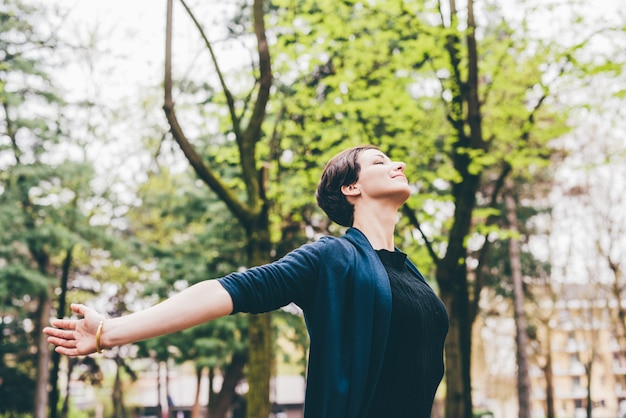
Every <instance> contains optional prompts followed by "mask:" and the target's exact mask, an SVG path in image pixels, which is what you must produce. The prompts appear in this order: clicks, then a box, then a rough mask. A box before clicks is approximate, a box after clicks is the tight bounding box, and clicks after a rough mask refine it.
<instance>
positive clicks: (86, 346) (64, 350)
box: [43, 304, 104, 356]
mask: <svg viewBox="0 0 626 418" xmlns="http://www.w3.org/2000/svg"><path fill="white" fill-rule="evenodd" d="M71 309H72V312H74V313H75V314H78V315H80V316H82V319H53V320H52V321H50V323H51V324H52V327H46V328H44V329H43V332H44V334H46V335H47V336H48V342H49V343H51V344H54V345H56V348H55V349H54V351H56V352H57V353H59V354H64V355H66V356H84V355H87V354H91V353H95V352H96V333H97V332H98V326H99V325H100V322H101V321H103V320H104V317H103V316H102V315H100V314H99V313H98V312H96V311H95V310H94V309H91V308H89V307H87V306H85V305H81V304H72V305H71Z"/></svg>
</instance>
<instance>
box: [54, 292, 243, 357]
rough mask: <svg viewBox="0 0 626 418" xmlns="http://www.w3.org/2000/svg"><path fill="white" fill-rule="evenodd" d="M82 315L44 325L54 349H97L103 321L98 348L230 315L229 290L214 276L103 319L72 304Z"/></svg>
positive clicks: (82, 351) (73, 351) (72, 351)
mask: <svg viewBox="0 0 626 418" xmlns="http://www.w3.org/2000/svg"><path fill="white" fill-rule="evenodd" d="M71 309H72V311H73V312H74V313H76V314H78V315H81V316H82V318H81V319H54V320H52V321H51V323H52V327H46V328H44V330H43V332H44V333H45V334H46V335H48V342H50V343H51V344H54V345H56V346H57V347H56V348H55V351H56V352H57V353H60V354H65V355H68V356H82V355H87V354H91V353H95V352H96V351H97V348H96V334H97V333H98V328H99V327H100V324H101V322H102V321H104V322H102V327H101V330H100V340H99V341H100V346H99V348H111V347H114V346H117V345H123V344H129V343H133V342H136V341H140V340H145V339H148V338H152V337H157V336H159V335H165V334H170V333H173V332H177V331H181V330H183V329H186V328H190V327H193V326H195V325H199V324H201V323H204V322H207V321H210V320H212V319H215V318H218V317H221V316H226V315H229V314H230V313H231V312H232V311H233V302H232V299H231V296H230V294H229V293H228V292H227V291H226V289H224V287H223V286H222V285H221V284H220V283H219V281H217V280H206V281H203V282H200V283H197V284H195V285H193V286H191V287H189V288H187V289H185V290H183V291H182V292H180V293H178V294H176V295H174V296H172V297H171V298H169V299H166V300H164V301H163V302H161V303H159V304H157V305H154V306H152V307H150V308H147V309H144V310H142V311H139V312H135V313H132V314H130V315H126V316H121V317H118V318H110V319H105V318H104V317H103V316H102V315H101V314H99V313H98V312H97V311H95V310H94V309H91V308H89V307H87V306H85V305H79V304H73V305H72V306H71Z"/></svg>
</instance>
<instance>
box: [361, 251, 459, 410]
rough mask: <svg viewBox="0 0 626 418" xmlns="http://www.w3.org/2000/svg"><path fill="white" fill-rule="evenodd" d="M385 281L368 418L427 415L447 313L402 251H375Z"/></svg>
mask: <svg viewBox="0 0 626 418" xmlns="http://www.w3.org/2000/svg"><path fill="white" fill-rule="evenodd" d="M376 252H377V253H378V256H379V257H380V260H381V261H382V263H383V265H384V266H385V270H386V271H387V274H388V275H389V283H390V285H391V298H392V310H391V325H390V328H389V337H388V340H387V348H386V350H385V356H384V360H383V365H382V370H381V374H380V378H379V380H378V383H377V385H376V390H375V392H374V396H373V398H372V403H371V405H370V408H369V412H368V414H367V417H368V418H386V417H394V418H409V417H410V418H429V417H430V413H431V409H432V404H433V400H434V398H435V392H436V391H437V387H438V386H439V383H440V382H441V379H442V377H443V344H444V341H445V338H446V335H447V333H448V313H447V312H446V308H445V306H444V304H443V303H442V302H441V300H440V299H439V298H438V297H437V295H436V294H435V292H433V290H432V289H431V288H430V286H428V285H427V284H426V283H424V282H423V281H422V280H420V279H419V278H418V277H417V276H415V275H414V274H413V273H412V272H411V271H410V270H409V269H408V268H407V267H406V264H405V259H406V254H404V253H402V252H399V251H396V252H390V251H387V250H378V251H376Z"/></svg>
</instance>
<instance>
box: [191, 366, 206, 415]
mask: <svg viewBox="0 0 626 418" xmlns="http://www.w3.org/2000/svg"><path fill="white" fill-rule="evenodd" d="M203 370H204V367H196V396H195V398H194V400H193V408H192V409H191V418H200V384H201V383H202V371H203Z"/></svg>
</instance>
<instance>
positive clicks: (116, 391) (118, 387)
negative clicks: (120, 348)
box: [111, 354, 126, 418]
mask: <svg viewBox="0 0 626 418" xmlns="http://www.w3.org/2000/svg"><path fill="white" fill-rule="evenodd" d="M121 363H122V359H121V357H120V356H119V354H118V355H116V356H115V381H114V382H113V393H112V394H111V398H112V400H113V417H114V418H126V408H125V407H124V391H123V389H122V376H121V369H122V364H121Z"/></svg>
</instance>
